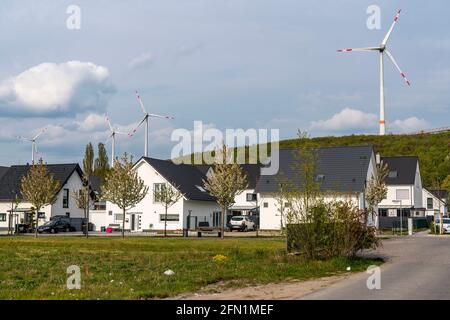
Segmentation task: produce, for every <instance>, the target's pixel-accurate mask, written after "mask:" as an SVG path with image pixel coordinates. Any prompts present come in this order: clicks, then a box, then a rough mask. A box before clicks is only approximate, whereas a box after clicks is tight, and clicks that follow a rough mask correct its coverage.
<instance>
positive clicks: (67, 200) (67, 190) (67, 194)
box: [63, 189, 69, 208]
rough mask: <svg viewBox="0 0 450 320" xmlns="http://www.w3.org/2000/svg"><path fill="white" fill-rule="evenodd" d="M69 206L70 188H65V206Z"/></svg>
mask: <svg viewBox="0 0 450 320" xmlns="http://www.w3.org/2000/svg"><path fill="white" fill-rule="evenodd" d="M68 207H69V189H63V208H68Z"/></svg>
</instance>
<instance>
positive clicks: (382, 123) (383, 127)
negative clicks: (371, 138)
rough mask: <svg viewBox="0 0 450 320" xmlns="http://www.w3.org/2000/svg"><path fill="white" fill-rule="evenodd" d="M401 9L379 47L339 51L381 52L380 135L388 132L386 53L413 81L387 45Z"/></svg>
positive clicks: (407, 81) (406, 79) (404, 76)
mask: <svg viewBox="0 0 450 320" xmlns="http://www.w3.org/2000/svg"><path fill="white" fill-rule="evenodd" d="M400 12H401V10H398V11H397V14H396V15H395V17H394V22H393V23H392V25H391V27H390V28H389V31H388V32H387V33H386V35H385V37H384V39H383V41H382V42H381V44H380V45H379V46H378V47H368V48H356V49H342V50H338V52H353V51H378V52H379V54H380V135H381V136H383V135H385V134H386V122H385V118H384V53H386V55H387V56H388V58H389V60H391V62H392V64H393V65H394V66H395V68H396V69H397V70H398V71H399V72H400V75H401V76H402V78H403V79H404V80H405V82H406V84H407V85H408V86H410V85H411V82H410V81H409V80H408V78H406V75H405V73H404V72H403V71H402V70H401V69H400V67H399V66H398V63H397V61H396V60H395V58H394V56H393V55H392V53H390V52H389V50H388V49H387V48H386V45H387V43H388V41H389V38H390V36H391V33H392V31H393V30H394V27H395V24H396V23H397V20H398V17H399V16H400Z"/></svg>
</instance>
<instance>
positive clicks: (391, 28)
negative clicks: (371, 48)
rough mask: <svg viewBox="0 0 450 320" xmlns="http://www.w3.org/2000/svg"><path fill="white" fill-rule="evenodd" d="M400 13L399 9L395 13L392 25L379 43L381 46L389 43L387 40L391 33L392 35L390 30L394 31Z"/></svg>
mask: <svg viewBox="0 0 450 320" xmlns="http://www.w3.org/2000/svg"><path fill="white" fill-rule="evenodd" d="M400 12H402V10H401V9H399V10H398V11H397V14H396V15H395V17H394V22H392V25H391V27H390V28H389V31H388V32H387V33H386V36H385V37H384V39H383V42H381V44H382V45H383V46H385V45H386V43H387V42H388V41H389V38H390V36H391V33H392V30H394V27H395V24H396V23H397V21H398V17H399V16H400Z"/></svg>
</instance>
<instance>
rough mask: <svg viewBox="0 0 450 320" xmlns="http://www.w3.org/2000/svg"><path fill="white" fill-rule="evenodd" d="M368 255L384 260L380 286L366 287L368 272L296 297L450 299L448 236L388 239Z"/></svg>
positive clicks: (419, 235) (420, 234) (449, 241)
mask: <svg viewBox="0 0 450 320" xmlns="http://www.w3.org/2000/svg"><path fill="white" fill-rule="evenodd" d="M368 255H371V256H381V257H383V258H384V259H385V260H387V262H386V263H385V264H383V265H382V266H381V268H380V271H381V272H380V275H381V277H380V280H381V281H380V283H381V288H380V289H372V290H369V289H368V287H367V284H366V283H367V279H368V278H369V277H370V276H371V275H370V274H367V273H360V274H355V275H354V276H351V277H350V278H348V279H345V280H343V281H340V282H337V283H335V284H333V285H331V286H329V287H326V288H324V289H321V290H318V291H315V292H313V293H311V294H308V295H306V296H299V297H296V299H336V300H345V299H357V300H369V299H375V300H376V299H381V300H390V299H402V300H403V299H431V300H439V299H450V235H447V236H438V237H434V236H429V235H427V234H426V233H419V234H416V235H413V236H407V237H402V238H395V239H389V240H385V241H383V247H382V248H380V249H377V250H376V251H374V252H371V253H368Z"/></svg>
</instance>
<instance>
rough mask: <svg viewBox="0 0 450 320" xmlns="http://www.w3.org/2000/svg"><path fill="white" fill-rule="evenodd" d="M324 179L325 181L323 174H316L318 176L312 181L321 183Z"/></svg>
mask: <svg viewBox="0 0 450 320" xmlns="http://www.w3.org/2000/svg"><path fill="white" fill-rule="evenodd" d="M324 179H325V175H324V174H318V175H317V176H316V177H315V178H314V181H315V182H323V180H324Z"/></svg>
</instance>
